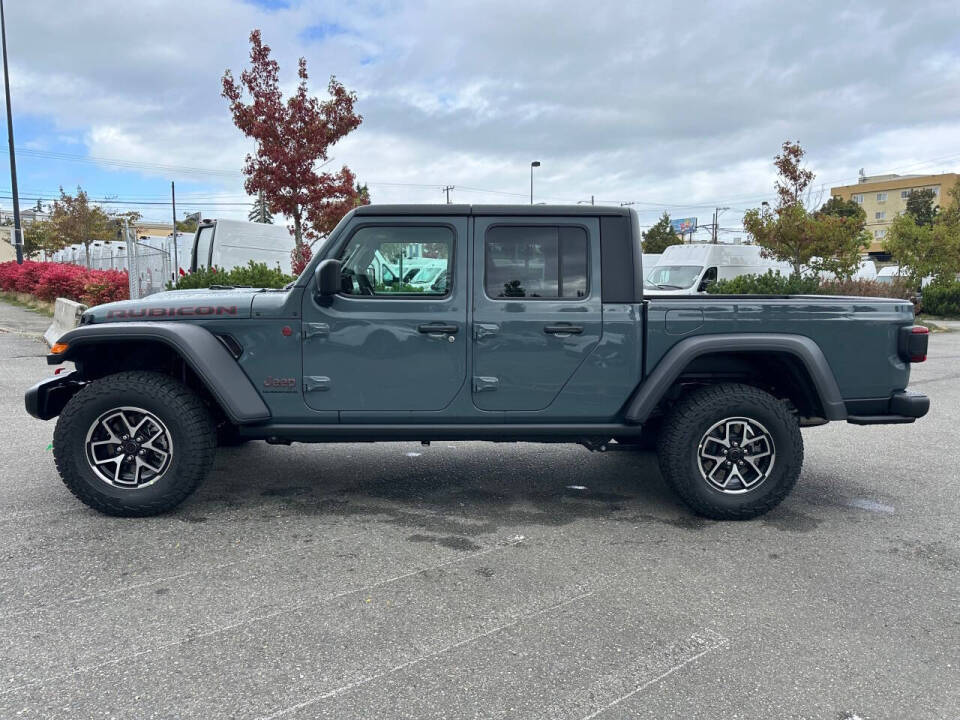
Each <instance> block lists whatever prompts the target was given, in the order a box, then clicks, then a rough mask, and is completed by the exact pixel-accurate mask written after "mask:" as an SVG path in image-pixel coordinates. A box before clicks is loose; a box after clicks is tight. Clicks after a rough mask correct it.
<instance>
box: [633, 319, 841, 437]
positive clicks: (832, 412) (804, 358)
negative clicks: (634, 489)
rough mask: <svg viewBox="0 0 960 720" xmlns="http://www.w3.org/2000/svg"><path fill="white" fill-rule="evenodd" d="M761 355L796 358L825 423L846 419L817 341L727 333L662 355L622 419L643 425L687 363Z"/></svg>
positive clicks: (696, 340) (680, 345) (683, 344)
mask: <svg viewBox="0 0 960 720" xmlns="http://www.w3.org/2000/svg"><path fill="white" fill-rule="evenodd" d="M764 352H769V353H779V354H783V353H786V354H789V355H792V356H794V357H796V358H797V359H798V360H799V361H800V362H801V363H802V364H803V366H804V367H805V368H806V370H807V372H808V373H809V374H810V378H811V379H812V380H813V385H814V390H815V392H816V394H817V397H818V399H819V401H820V405H821V406H822V407H823V411H824V415H825V417H826V419H827V420H846V419H847V407H846V404H845V403H844V401H843V397H842V396H841V395H840V388H839V387H838V386H837V379H836V378H835V377H834V375H833V370H831V369H830V363H828V362H827V358H826V357H825V356H824V354H823V351H822V350H821V349H820V346H819V345H817V343H816V342H814V341H813V340H811V339H810V338H808V337H806V336H804V335H788V334H779V333H730V334H722V335H701V336H698V337H692V338H687V339H685V340H681V341H680V342H678V343H677V344H676V345H674V346H673V347H672V348H670V350H668V351H667V353H666V354H665V355H664V356H663V358H662V359H661V360H660V362H659V363H657V366H656V367H655V368H654V369H653V372H651V373H650V375H648V376H647V378H646V379H645V380H644V381H643V382H641V383H640V385H639V386H638V387H637V389H636V390H635V391H634V393H633V395H632V396H631V398H630V400H629V401H628V402H627V405H626V411H625V414H624V419H625V420H626V422H628V423H643V422H645V421H646V419H647V418H648V417H649V416H650V414H651V413H652V412H653V410H654V408H656V406H657V404H658V403H659V402H660V401H661V400H662V399H663V397H664V395H665V394H666V393H667V391H668V390H669V389H670V388H671V387H672V386H673V384H674V383H675V382H676V380H677V378H678V377H680V375H681V374H682V373H683V371H684V370H685V369H686V368H687V366H688V365H690V363H691V362H692V361H693V360H694V359H696V358H697V357H700V356H701V355H708V354H711V353H750V354H762V353H764Z"/></svg>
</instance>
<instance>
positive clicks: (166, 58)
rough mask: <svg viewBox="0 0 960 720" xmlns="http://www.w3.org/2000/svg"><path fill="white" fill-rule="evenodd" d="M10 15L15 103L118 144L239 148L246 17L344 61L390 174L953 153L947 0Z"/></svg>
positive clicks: (372, 175) (433, 178)
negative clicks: (235, 74) (234, 102)
mask: <svg viewBox="0 0 960 720" xmlns="http://www.w3.org/2000/svg"><path fill="white" fill-rule="evenodd" d="M91 5H93V7H91ZM8 14H9V18H8V20H9V26H10V27H11V28H13V27H16V28H18V30H16V31H15V32H11V38H10V45H11V56H12V58H13V61H12V66H13V68H14V69H15V71H16V72H15V74H14V76H15V78H16V80H15V89H14V91H15V92H16V93H17V100H18V107H19V109H20V111H28V112H31V113H35V114H39V115H43V116H47V117H50V118H53V119H54V121H55V123H56V125H57V126H58V127H61V128H65V129H72V130H76V129H80V130H82V131H83V132H84V136H85V137H86V138H87V143H88V146H89V147H90V150H91V153H92V154H96V155H102V156H109V157H116V156H118V154H122V155H119V156H123V157H131V158H138V159H144V160H147V161H151V162H158V161H161V160H158V159H159V158H162V159H163V160H162V161H164V162H168V163H178V164H183V165H191V166H203V167H216V168H225V169H231V170H232V169H237V168H239V166H240V163H241V159H242V154H243V152H244V151H245V148H246V147H247V145H246V143H245V141H244V140H243V139H242V138H241V137H240V136H239V133H238V132H237V131H236V130H235V129H234V128H233V127H232V126H231V124H230V121H229V118H228V116H227V111H226V106H225V103H224V101H223V100H222V99H221V98H220V97H219V88H220V84H219V79H220V76H221V74H222V72H223V70H224V68H226V67H231V68H233V69H234V70H235V71H236V70H238V69H239V68H240V67H241V66H242V65H243V64H244V61H245V60H246V56H247V52H248V47H247V40H246V38H247V34H248V33H249V30H250V29H251V28H252V27H260V28H262V29H263V32H264V37H265V39H266V41H267V42H268V43H269V44H270V45H271V46H272V47H273V48H274V50H275V53H276V55H277V57H278V59H279V61H280V62H281V66H282V68H283V70H284V72H285V77H286V79H288V80H291V79H292V76H293V71H294V69H295V64H294V63H295V60H296V57H297V56H299V55H305V56H306V57H307V59H308V62H309V65H310V70H311V73H312V78H313V82H314V87H315V88H316V89H317V90H321V89H322V88H323V86H324V84H325V78H326V76H327V75H328V74H330V73H335V74H337V75H338V77H339V78H340V79H341V80H343V81H344V82H345V83H346V84H347V85H348V86H349V87H352V88H355V89H356V90H357V91H358V92H359V93H360V97H361V102H360V110H361V112H363V114H364V116H365V122H364V125H363V126H362V127H361V129H360V130H358V131H357V132H356V133H355V134H354V135H353V136H351V137H350V138H349V139H348V140H347V141H346V142H344V143H343V144H342V146H341V147H338V148H337V149H336V150H335V151H334V155H336V159H337V163H341V162H346V163H348V164H350V165H351V166H352V167H353V168H354V169H355V170H356V171H357V172H358V173H359V174H360V176H361V177H362V178H365V179H368V180H371V181H374V182H375V183H376V182H381V183H385V182H397V183H420V184H435V185H440V184H444V183H450V184H455V185H458V186H460V187H477V188H491V189H498V190H506V191H512V192H517V193H518V195H519V194H522V193H523V192H525V190H526V183H527V182H528V174H527V173H528V167H529V166H528V163H529V161H530V160H532V159H539V160H541V161H542V162H543V167H542V168H541V170H540V171H539V173H538V187H539V188H540V191H541V193H542V196H543V197H544V198H556V199H573V200H576V199H584V198H586V197H588V196H589V195H590V194H594V195H596V196H597V197H598V198H602V199H607V200H624V201H626V200H644V201H647V202H657V201H663V202H668V203H676V204H680V203H685V204H688V205H709V204H710V203H713V202H720V201H724V200H733V201H736V200H742V201H743V202H744V203H745V204H747V203H748V201H750V200H756V199H757V198H758V197H759V196H763V195H766V194H769V193H770V189H771V184H772V170H771V165H770V160H771V158H772V156H773V155H774V154H775V153H776V152H777V150H778V148H779V144H780V142H782V141H783V140H784V139H787V138H793V139H799V140H801V142H802V143H803V144H804V146H805V147H806V148H807V149H808V151H809V157H810V161H811V165H812V166H813V167H814V169H815V170H816V171H817V173H818V176H819V179H820V180H822V181H841V180H844V181H845V180H851V179H852V178H853V177H855V174H856V170H857V169H858V168H859V167H861V166H866V167H867V169H868V171H872V172H879V171H885V170H890V169H896V168H902V167H907V166H911V165H918V164H919V163H921V162H923V161H927V160H931V159H934V158H940V157H944V156H950V155H951V154H952V155H956V156H960V133H958V131H960V93H958V86H960V44H958V42H957V20H958V11H957V7H956V3H955V2H925V3H917V4H913V5H911V4H905V3H902V2H858V3H849V4H843V5H842V7H841V6H838V4H837V3H833V2H826V1H814V2H807V3H800V4H796V3H769V2H728V3H723V4H717V3H702V4H697V3H652V2H649V3H607V2H594V3H592V4H590V5H589V6H585V5H584V4H583V3H568V2H516V1H515V0H513V1H512V2H508V1H504V2H499V1H492V2H484V3H458V2H453V3H451V2H449V0H447V1H446V2H443V1H440V0H426V1H425V2H420V3H396V4H394V3H382V2H370V3H362V4H360V5H359V6H358V7H353V8H350V9H347V8H345V7H343V6H342V5H341V4H335V3H332V2H305V3H303V4H294V5H293V6H291V7H290V8H288V9H280V10H276V11H265V10H262V9H259V8H257V7H256V6H255V5H252V4H248V3H241V2H230V1H228V0H211V1H209V2H191V3H186V2H184V3H177V2H147V3H136V4H132V3H129V2H119V1H116V2H106V1H104V0H101V1H100V2H97V3H94V4H89V3H84V4H81V3H71V4H69V5H68V6H66V7H64V6H63V5H62V4H61V3H43V2H38V3H30V4H16V5H14V6H13V7H11V8H10V9H9V11H8ZM317 27H322V28H326V30H325V31H322V32H316V31H310V30H308V28H317ZM958 162H960V157H955V158H953V160H948V161H946V162H945V167H956V165H957V164H958ZM945 167H944V168H942V167H939V166H937V165H935V164H931V165H927V166H923V167H921V168H919V169H920V170H940V169H945ZM228 185H229V188H228V189H232V190H235V191H239V190H238V188H239V181H229V182H228ZM373 188H374V198H375V199H382V200H391V201H395V200H416V201H424V200H430V201H439V200H440V197H441V196H440V194H439V191H437V190H435V189H434V188H414V187H399V186H392V185H385V184H381V185H376V184H375V185H374V186H373ZM456 197H457V199H458V200H464V201H474V202H477V201H485V200H486V201H499V200H507V199H509V197H508V196H503V197H499V196H484V195H483V194H482V193H478V192H470V191H464V190H461V191H459V192H457V193H456ZM518 199H519V197H518ZM754 204H756V203H755V202H754ZM640 207H648V208H650V212H651V214H652V213H653V212H655V211H657V208H655V207H654V206H640ZM677 213H678V214H688V213H684V211H683V208H679V207H678V208H677ZM706 214H707V212H706V211H704V212H703V213H702V215H704V216H705V215H706Z"/></svg>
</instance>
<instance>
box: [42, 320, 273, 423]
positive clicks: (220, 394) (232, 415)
mask: <svg viewBox="0 0 960 720" xmlns="http://www.w3.org/2000/svg"><path fill="white" fill-rule="evenodd" d="M138 341H152V342H159V343H162V344H164V345H166V346H168V347H170V348H171V349H172V350H173V351H174V352H176V353H177V354H178V355H179V356H180V357H181V358H183V360H184V362H186V364H187V365H188V366H189V367H190V369H191V370H193V372H194V373H196V375H197V377H199V378H200V381H201V382H202V383H203V384H204V386H205V387H206V388H207V390H209V391H210V394H211V395H212V396H213V397H214V399H215V400H216V401H217V402H218V403H219V404H220V407H222V408H223V411H224V412H225V413H226V415H227V417H228V418H229V419H230V421H231V422H233V423H235V424H237V425H247V424H251V423H258V422H263V421H265V420H269V419H270V410H269V408H267V405H266V403H264V401H263V398H262V397H261V396H260V394H259V393H258V392H257V390H256V388H255V387H254V386H253V383H251V382H250V379H249V378H248V377H247V376H246V375H245V374H244V372H243V370H242V369H241V368H240V366H239V365H238V364H237V361H236V360H235V359H234V357H233V356H232V355H231V354H230V353H229V352H228V351H227V349H226V348H225V347H224V346H223V344H222V343H221V342H220V341H219V340H218V339H217V338H216V337H215V336H214V335H213V334H212V333H211V332H210V331H209V330H207V329H206V328H203V327H200V326H199V325H192V324H189V323H182V322H124V323H107V324H103V325H83V326H81V327H79V328H76V329H74V330H70V331H69V332H67V333H66V334H64V335H63V336H61V337H60V339H59V342H60V343H65V344H66V345H67V346H68V348H67V351H66V352H65V353H63V354H62V355H50V356H48V358H49V361H50V363H51V364H59V363H60V362H63V361H64V360H72V359H74V358H75V357H77V355H78V354H79V352H80V351H81V350H82V349H83V348H85V347H90V346H92V345H97V344H100V343H107V342H109V343H115V342H121V343H124V342H131V343H133V342H138Z"/></svg>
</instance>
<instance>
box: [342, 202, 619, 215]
mask: <svg viewBox="0 0 960 720" xmlns="http://www.w3.org/2000/svg"><path fill="white" fill-rule="evenodd" d="M354 212H355V213H356V214H357V215H511V216H516V215H553V216H555V215H588V216H589V215H593V216H596V215H618V216H622V217H629V216H630V208H627V207H613V206H610V205H440V204H433V205H428V204H420V205H361V206H360V207H358V208H356V209H355V211H354Z"/></svg>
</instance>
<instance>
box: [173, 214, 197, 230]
mask: <svg viewBox="0 0 960 720" xmlns="http://www.w3.org/2000/svg"><path fill="white" fill-rule="evenodd" d="M184 215H185V217H184V219H183V220H177V232H178V233H189V234H191V235H192V234H193V233H195V232H196V231H197V224H198V223H197V218H196V216H194V217H186V213H184Z"/></svg>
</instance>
